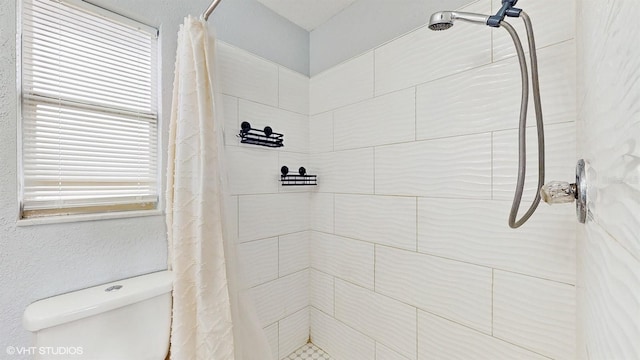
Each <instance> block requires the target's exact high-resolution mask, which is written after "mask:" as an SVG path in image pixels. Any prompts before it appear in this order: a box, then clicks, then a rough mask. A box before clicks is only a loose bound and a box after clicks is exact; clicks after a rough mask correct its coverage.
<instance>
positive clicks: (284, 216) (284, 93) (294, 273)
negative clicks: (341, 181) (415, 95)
mask: <svg viewBox="0 0 640 360" xmlns="http://www.w3.org/2000/svg"><path fill="white" fill-rule="evenodd" d="M218 51H219V53H218V55H219V56H218V60H219V71H220V76H221V78H220V83H221V92H222V93H223V94H224V95H223V103H224V104H223V105H224V114H225V145H226V152H227V158H226V163H227V164H226V165H227V168H228V170H229V183H230V190H231V193H232V196H233V201H232V203H233V204H234V207H235V209H232V213H234V214H236V215H237V216H236V219H235V220H234V223H233V224H231V226H230V228H231V229H232V235H233V236H234V237H235V238H236V241H237V242H238V243H239V246H238V251H239V257H240V261H241V264H240V267H241V268H242V269H244V270H246V271H245V272H244V274H243V276H244V277H245V280H246V282H247V285H248V286H250V287H251V288H252V292H253V295H254V296H253V297H254V300H255V305H256V309H257V313H258V314H257V315H258V317H259V319H260V322H261V325H262V327H263V328H264V329H265V331H266V334H267V337H268V340H269V342H270V344H271V348H272V350H273V357H274V359H276V358H277V359H280V358H282V357H285V356H287V355H289V354H290V353H291V352H292V351H294V350H295V349H297V348H299V347H300V346H302V345H304V344H305V343H306V342H307V341H308V338H309V236H310V233H309V231H308V230H309V193H308V192H306V191H307V189H302V190H300V189H294V190H287V189H285V188H282V187H281V186H280V185H279V179H280V176H279V175H280V167H281V166H282V165H286V166H288V167H290V168H291V169H297V168H298V167H300V166H308V165H307V162H308V157H309V156H308V138H309V125H308V119H309V117H308V108H309V91H308V89H309V79H308V78H307V77H306V76H303V75H300V74H298V73H296V72H293V71H291V70H289V69H287V68H284V67H282V66H279V65H277V64H274V63H272V62H270V61H267V60H264V59H261V58H259V57H257V56H255V55H253V54H251V53H249V52H246V51H244V50H240V49H238V48H235V47H233V46H230V45H227V44H225V43H221V42H219V44H218ZM243 121H248V122H249V123H251V126H252V127H254V128H256V129H263V128H264V127H265V126H271V127H272V128H273V130H274V131H275V132H279V133H283V134H285V147H283V148H280V149H272V148H266V147H260V146H252V145H244V144H242V145H241V144H240V141H239V139H238V138H237V137H236V134H238V133H239V131H240V123H241V122H243Z"/></svg>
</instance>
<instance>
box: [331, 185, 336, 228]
mask: <svg viewBox="0 0 640 360" xmlns="http://www.w3.org/2000/svg"><path fill="white" fill-rule="evenodd" d="M331 195H332V196H331V199H332V201H333V229H332V231H333V234H335V233H336V194H335V193H332V194H331Z"/></svg>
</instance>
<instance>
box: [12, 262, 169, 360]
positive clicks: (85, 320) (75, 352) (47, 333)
mask: <svg viewBox="0 0 640 360" xmlns="http://www.w3.org/2000/svg"><path fill="white" fill-rule="evenodd" d="M172 288H173V278H172V274H171V272H170V271H161V272H156V273H152V274H147V275H142V276H138V277H134V278H130V279H125V280H120V281H115V282H112V283H108V284H104V285H99V286H95V287H92V288H88V289H84V290H79V291H75V292H72V293H67V294H63V295H59V296H54V297H51V298H48V299H44V300H40V301H37V302H35V303H33V304H31V305H29V306H28V307H27V309H26V310H25V312H24V316H23V325H24V327H25V329H27V330H29V331H32V332H34V333H35V335H36V345H35V346H36V349H35V350H36V351H35V358H36V359H57V360H59V359H67V358H68V359H91V360H93V359H99V360H103V359H104V360H164V359H165V357H166V355H167V352H168V349H169V332H170V326H171V290H172Z"/></svg>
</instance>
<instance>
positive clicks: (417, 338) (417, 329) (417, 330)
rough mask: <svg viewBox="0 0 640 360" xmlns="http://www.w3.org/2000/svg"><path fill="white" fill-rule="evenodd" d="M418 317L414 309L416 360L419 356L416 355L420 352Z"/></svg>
mask: <svg viewBox="0 0 640 360" xmlns="http://www.w3.org/2000/svg"><path fill="white" fill-rule="evenodd" d="M418 315H419V313H418V308H417V307H416V359H417V358H418V356H420V355H418V354H420V352H419V351H420V335H419V330H420V326H419V325H420V324H419V321H420V316H418Z"/></svg>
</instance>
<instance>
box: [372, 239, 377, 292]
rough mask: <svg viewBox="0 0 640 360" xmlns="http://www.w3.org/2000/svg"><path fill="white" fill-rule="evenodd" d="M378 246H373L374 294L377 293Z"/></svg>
mask: <svg viewBox="0 0 640 360" xmlns="http://www.w3.org/2000/svg"><path fill="white" fill-rule="evenodd" d="M377 248H378V245H373V292H376V260H377V258H378V254H377V251H376V249H377Z"/></svg>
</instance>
